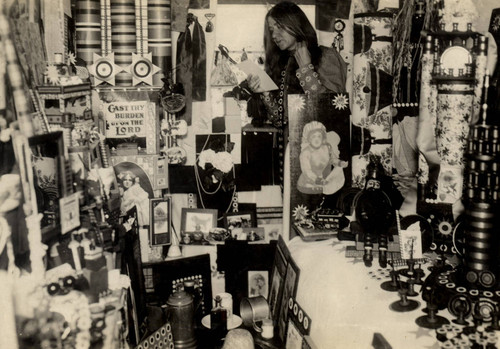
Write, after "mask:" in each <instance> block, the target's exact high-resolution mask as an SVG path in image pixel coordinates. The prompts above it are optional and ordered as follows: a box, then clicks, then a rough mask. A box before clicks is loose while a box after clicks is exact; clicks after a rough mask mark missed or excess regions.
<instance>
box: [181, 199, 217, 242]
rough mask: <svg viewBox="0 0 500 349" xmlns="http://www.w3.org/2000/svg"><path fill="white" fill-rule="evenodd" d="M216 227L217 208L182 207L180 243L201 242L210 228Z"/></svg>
mask: <svg viewBox="0 0 500 349" xmlns="http://www.w3.org/2000/svg"><path fill="white" fill-rule="evenodd" d="M215 227H217V210H213V209H199V208H186V207H183V208H182V212H181V244H184V245H190V244H193V243H195V244H201V243H203V241H205V240H204V236H207V235H208V233H209V232H210V229H212V228H215Z"/></svg>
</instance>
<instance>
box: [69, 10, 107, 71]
mask: <svg viewBox="0 0 500 349" xmlns="http://www.w3.org/2000/svg"><path fill="white" fill-rule="evenodd" d="M100 7H101V2H100V0H77V2H76V18H75V27H76V56H77V57H78V58H81V59H83V60H84V61H85V63H87V66H89V65H91V64H92V63H94V60H93V54H94V53H97V54H100V53H101V9H100Z"/></svg>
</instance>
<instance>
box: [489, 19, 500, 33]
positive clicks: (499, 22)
mask: <svg viewBox="0 0 500 349" xmlns="http://www.w3.org/2000/svg"><path fill="white" fill-rule="evenodd" d="M499 29H500V15H496V16H495V18H494V19H493V22H492V23H491V30H492V31H493V32H495V33H496V32H497V31H498V30H499Z"/></svg>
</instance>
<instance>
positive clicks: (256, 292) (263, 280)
mask: <svg viewBox="0 0 500 349" xmlns="http://www.w3.org/2000/svg"><path fill="white" fill-rule="evenodd" d="M268 292H269V272H268V271H267V270H257V271H256V270H249V271H248V297H257V296H263V297H264V298H266V299H267V297H268Z"/></svg>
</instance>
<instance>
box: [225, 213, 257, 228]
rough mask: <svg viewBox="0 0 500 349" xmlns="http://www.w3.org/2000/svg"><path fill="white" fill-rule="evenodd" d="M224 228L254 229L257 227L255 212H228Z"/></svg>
mask: <svg viewBox="0 0 500 349" xmlns="http://www.w3.org/2000/svg"><path fill="white" fill-rule="evenodd" d="M224 227H225V228H226V229H229V230H232V229H233V228H253V227H257V218H256V215H255V211H239V212H227V213H225V214H224Z"/></svg>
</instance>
